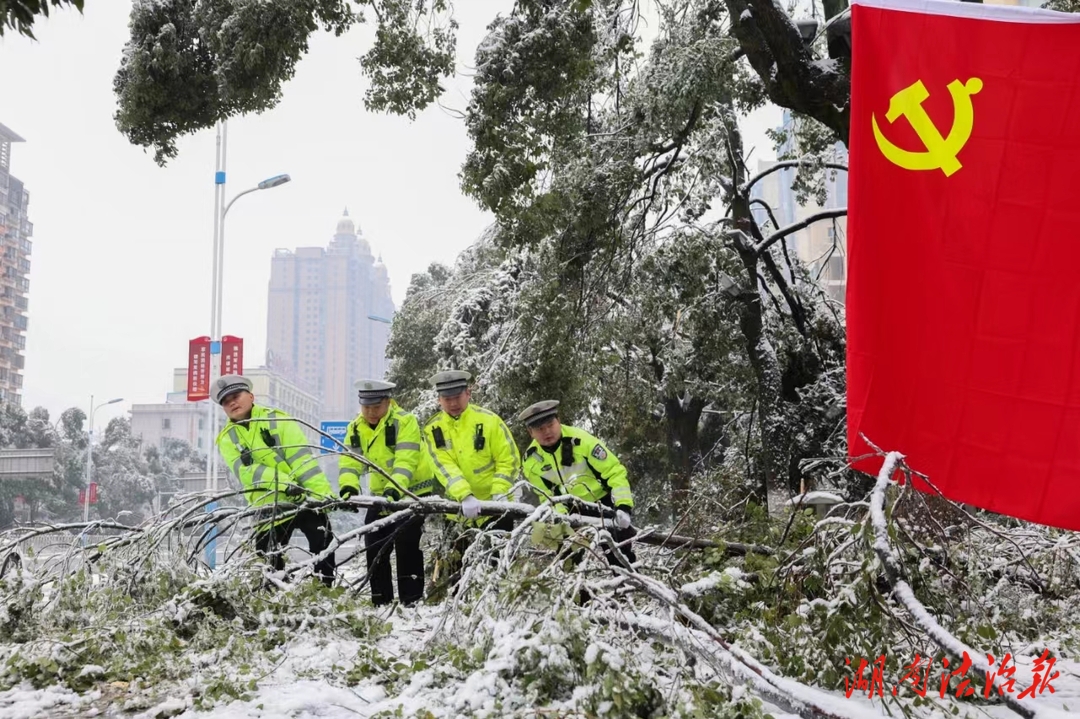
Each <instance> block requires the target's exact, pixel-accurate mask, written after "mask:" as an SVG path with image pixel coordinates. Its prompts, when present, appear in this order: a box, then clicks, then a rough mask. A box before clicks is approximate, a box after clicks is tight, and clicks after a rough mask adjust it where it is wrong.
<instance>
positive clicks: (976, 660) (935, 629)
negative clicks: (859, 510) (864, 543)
mask: <svg viewBox="0 0 1080 719" xmlns="http://www.w3.org/2000/svg"><path fill="white" fill-rule="evenodd" d="M902 460H903V455H902V454H900V453H899V452H889V453H888V454H887V455H885V461H884V462H883V463H882V465H881V471H880V472H878V476H877V484H876V485H875V486H874V491H873V492H872V493H871V495H870V516H871V519H872V521H873V529H874V544H873V547H874V553H875V554H877V556H878V559H880V560H881V564H882V567H884V569H885V578H886V581H888V583H889V587H890V589H891V590H892V595H893V597H894V598H895V599H896V600H897V601H898V602H900V604H901V605H902V606H903V607H904V608H905V609H906V610H907V611H908V613H909V614H911V616H912V618H913V619H914V620H915V623H916V624H917V625H918V626H919V628H920V629H922V630H923V631H924V632H926V634H927V635H929V637H930V638H931V639H932V640H933V641H934V643H935V644H937V645H938V647H940V648H941V649H942V651H944V652H946V653H948V654H950V655H951V656H952V657H953V658H954V659H956V660H957V661H961V660H962V659H963V657H964V656H965V655H966V656H967V657H968V659H969V660H970V661H971V665H972V668H974V669H975V671H976V673H977V674H978V675H979V676H980V677H982V679H983V681H984V682H989V683H992V684H993V685H994V686H997V687H998V693H999V694H1000V696H1001V698H1002V701H1003V702H1004V704H1005V706H1007V707H1008V708H1009V709H1011V710H1012V711H1014V712H1016V713H1017V714H1019V715H1020V716H1022V717H1024V719H1032V718H1033V717H1034V716H1035V714H1036V712H1037V711H1038V710H1039V709H1041V707H1039V705H1038V702H1037V701H1033V702H1032V703H1031V704H1029V705H1027V706H1025V705H1023V704H1021V703H1020V701H1019V700H1018V699H1016V698H1014V697H1013V696H1011V695H1010V694H1007V693H1005V691H1004V690H1003V689H1002V688H1001V686H1000V684H1001V683H1002V681H1003V680H1000V679H999V678H998V674H997V672H994V671H992V670H993V669H994V665H993V664H992V663H991V662H989V661H987V660H986V657H987V656H988V655H987V653H986V652H983V651H978V650H976V649H973V648H972V647H969V646H968V645H966V644H964V643H963V642H962V641H960V640H959V639H957V638H956V637H954V636H953V635H952V634H950V633H949V631H948V630H947V629H945V628H944V627H943V626H941V625H940V624H939V623H938V621H937V620H936V619H934V617H933V616H932V615H931V614H930V612H928V611H927V609H926V607H925V606H923V604H922V602H920V601H919V600H918V599H917V598H916V597H915V592H913V591H912V589H911V586H910V585H909V584H908V583H907V582H906V581H905V580H904V579H903V578H902V575H903V571H902V568H901V566H900V562H899V560H898V559H897V557H896V554H895V552H894V551H893V548H892V547H891V546H889V540H888V536H889V529H888V522H887V520H886V518H885V490H886V488H888V486H889V483H890V479H889V478H890V477H891V476H892V475H893V473H894V472H895V471H896V470H897V469H898V467H900V465H901V463H902ZM1032 704H1033V705H1034V708H1032Z"/></svg>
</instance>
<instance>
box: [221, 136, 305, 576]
mask: <svg viewBox="0 0 1080 719" xmlns="http://www.w3.org/2000/svg"><path fill="white" fill-rule="evenodd" d="M228 144H229V128H228V124H227V123H225V122H224V121H222V122H220V123H218V126H217V149H216V152H217V156H216V160H215V161H216V163H217V169H216V172H215V173H214V274H213V278H212V282H211V284H212V287H211V299H210V388H211V389H210V392H211V393H213V391H214V390H213V386H214V381H215V380H216V379H217V376H218V355H219V354H220V352H221V309H222V305H223V304H224V303H223V301H222V292H223V288H224V279H223V276H224V265H225V216H226V215H227V214H228V212H229V208H231V207H232V206H233V203H234V202H236V201H237V200H239V199H240V198H241V197H243V196H244V195H247V194H249V193H252V192H255V191H257V190H270V189H273V188H275V187H280V186H281V185H284V184H285V183H286V182H289V181H290V180H292V178H291V177H289V176H288V175H274V176H273V177H269V178H267V179H265V180H263V181H262V182H260V183H259V184H258V185H256V186H255V187H251V188H248V189H247V190H244V191H243V192H241V193H239V194H237V195H236V196H235V197H233V198H232V199H231V200H229V202H228V203H225V165H226V154H227V149H228ZM223 204H224V209H222V205H223ZM214 404H215V402H214V401H213V398H212V397H211V398H210V399H209V400H208V401H207V403H206V413H207V422H206V488H207V490H209V491H211V492H216V491H217V462H216V461H215V459H216V458H215V456H214V440H215V439H216V437H217V418H218V415H217V411H216V410H215V408H214ZM216 508H217V503H216V502H212V503H210V504H208V505H207V506H206V511H207V512H212V511H214V510H215V509H216ZM206 551H207V562H208V564H209V565H210V568H211V569H213V568H214V564H215V558H214V551H215V549H214V541H213V539H211V540H210V542H209V543H208V544H207V548H206Z"/></svg>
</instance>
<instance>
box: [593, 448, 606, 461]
mask: <svg viewBox="0 0 1080 719" xmlns="http://www.w3.org/2000/svg"><path fill="white" fill-rule="evenodd" d="M592 456H594V457H596V458H597V459H599V460H601V461H603V460H605V459H607V452H605V451H604V448H603V447H601V446H600V445H599V444H598V445H596V446H595V447H593V450H592Z"/></svg>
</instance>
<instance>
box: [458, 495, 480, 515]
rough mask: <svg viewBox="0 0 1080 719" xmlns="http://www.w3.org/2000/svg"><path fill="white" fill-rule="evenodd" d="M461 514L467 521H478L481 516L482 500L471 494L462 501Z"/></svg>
mask: <svg viewBox="0 0 1080 719" xmlns="http://www.w3.org/2000/svg"><path fill="white" fill-rule="evenodd" d="M461 513H462V514H463V515H465V519H476V518H477V517H479V516H480V500H479V499H477V498H476V497H474V496H472V495H471V494H470V495H469V496H468V497H466V498H465V499H463V500H461Z"/></svg>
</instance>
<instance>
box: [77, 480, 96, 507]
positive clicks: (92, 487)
mask: <svg viewBox="0 0 1080 719" xmlns="http://www.w3.org/2000/svg"><path fill="white" fill-rule="evenodd" d="M79 504H80V505H83V504H86V490H85V489H80V490H79ZM90 504H97V482H91V483H90Z"/></svg>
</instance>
